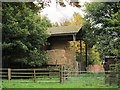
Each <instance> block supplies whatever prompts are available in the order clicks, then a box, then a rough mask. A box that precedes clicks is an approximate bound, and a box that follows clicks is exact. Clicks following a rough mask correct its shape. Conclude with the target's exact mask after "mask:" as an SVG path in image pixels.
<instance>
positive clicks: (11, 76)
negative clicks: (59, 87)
mask: <svg viewBox="0 0 120 90" xmlns="http://www.w3.org/2000/svg"><path fill="white" fill-rule="evenodd" d="M62 72H63V66H62V65H60V66H59V68H54V69H52V68H34V69H11V68H0V78H2V79H8V82H11V80H28V79H29V80H30V79H31V80H32V79H33V80H32V82H34V83H36V82H39V83H40V82H42V81H45V82H49V83H63V80H62V79H63V74H62ZM51 80H52V82H51Z"/></svg>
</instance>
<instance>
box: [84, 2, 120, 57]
mask: <svg viewBox="0 0 120 90" xmlns="http://www.w3.org/2000/svg"><path fill="white" fill-rule="evenodd" d="M119 4H120V3H119V2H113V3H110V2H104V3H102V2H92V3H86V4H85V6H86V10H85V12H86V15H85V17H84V31H85V35H84V37H83V38H84V40H85V41H86V42H91V46H92V45H94V44H97V48H98V50H99V51H100V53H101V54H102V55H113V54H114V55H118V52H119V50H118V48H119V45H120V43H119V37H120V20H118V18H119V15H118V13H119V12H120V5H119Z"/></svg>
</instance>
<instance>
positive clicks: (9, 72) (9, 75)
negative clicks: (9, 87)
mask: <svg viewBox="0 0 120 90" xmlns="http://www.w3.org/2000/svg"><path fill="white" fill-rule="evenodd" d="M10 80H11V69H10V68H8V82H10Z"/></svg>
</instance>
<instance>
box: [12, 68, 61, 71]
mask: <svg viewBox="0 0 120 90" xmlns="http://www.w3.org/2000/svg"><path fill="white" fill-rule="evenodd" d="M34 70H36V71H42V70H43V71H46V70H47V71H58V70H59V69H46V68H43V69H42V68H40V69H12V71H34Z"/></svg>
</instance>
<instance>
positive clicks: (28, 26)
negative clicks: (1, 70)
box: [2, 2, 51, 68]
mask: <svg viewBox="0 0 120 90" xmlns="http://www.w3.org/2000/svg"><path fill="white" fill-rule="evenodd" d="M30 7H31V6H29V3H23V2H19V3H13V2H12V3H6V2H5V3H3V10H2V19H3V20H2V23H3V24H2V25H3V31H2V32H3V38H2V43H3V55H2V57H3V66H5V67H16V68H17V66H18V67H22V68H23V66H24V67H36V66H41V65H43V64H45V63H46V62H47V60H48V56H47V54H46V52H45V51H43V50H42V47H43V46H45V45H46V44H47V37H48V36H49V35H48V34H47V32H46V30H47V27H49V26H51V24H50V22H49V21H48V20H47V19H46V18H43V19H41V18H40V17H39V16H38V15H37V10H36V8H35V7H36V6H32V7H34V8H32V7H31V8H30ZM35 10H36V12H35ZM17 62H18V64H17V65H16V63H17ZM21 65H22V66H21Z"/></svg>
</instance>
